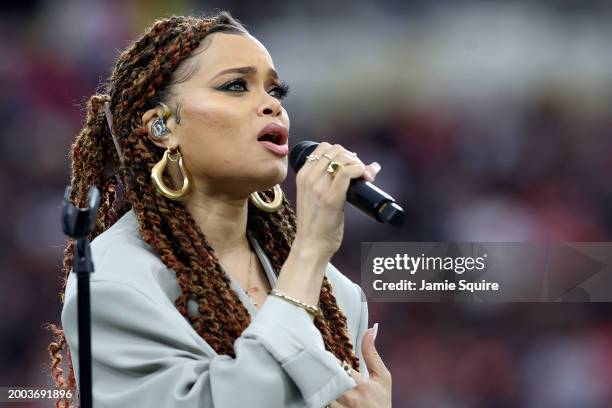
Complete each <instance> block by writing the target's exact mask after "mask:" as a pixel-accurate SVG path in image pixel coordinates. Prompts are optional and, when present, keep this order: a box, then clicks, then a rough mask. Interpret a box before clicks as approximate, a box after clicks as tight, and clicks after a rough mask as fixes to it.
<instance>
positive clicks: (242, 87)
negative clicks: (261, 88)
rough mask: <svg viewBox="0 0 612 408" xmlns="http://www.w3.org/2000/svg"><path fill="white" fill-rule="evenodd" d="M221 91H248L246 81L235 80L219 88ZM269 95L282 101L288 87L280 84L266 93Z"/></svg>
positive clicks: (283, 83)
mask: <svg viewBox="0 0 612 408" xmlns="http://www.w3.org/2000/svg"><path fill="white" fill-rule="evenodd" d="M220 89H222V90H225V91H230V92H245V91H248V88H247V84H246V81H245V80H244V79H235V80H233V81H230V82H228V83H227V84H225V85H223V86H221V88H220ZM268 92H269V93H270V95H272V96H273V97H274V98H278V99H284V98H285V97H286V96H287V94H288V93H289V85H287V84H286V83H285V82H282V83H281V84H279V85H276V86H275V87H274V88H272V89H271V90H270V91H268Z"/></svg>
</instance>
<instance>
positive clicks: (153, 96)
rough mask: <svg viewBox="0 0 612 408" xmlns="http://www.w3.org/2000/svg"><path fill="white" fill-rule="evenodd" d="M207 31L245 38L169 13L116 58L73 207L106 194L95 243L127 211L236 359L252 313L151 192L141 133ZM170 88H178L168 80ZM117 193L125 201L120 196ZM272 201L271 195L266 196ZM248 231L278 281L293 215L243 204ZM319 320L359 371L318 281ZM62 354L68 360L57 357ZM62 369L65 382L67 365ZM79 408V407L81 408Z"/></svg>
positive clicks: (150, 155)
mask: <svg viewBox="0 0 612 408" xmlns="http://www.w3.org/2000/svg"><path fill="white" fill-rule="evenodd" d="M213 32H226V33H237V34H241V33H242V34H244V33H247V31H246V29H245V28H244V26H243V25H242V24H240V22H238V21H236V20H235V19H234V18H232V17H231V15H230V14H229V13H227V12H219V13H217V14H215V15H214V16H209V17H201V18H196V17H177V16H173V17H170V18H165V19H161V20H157V21H156V22H155V23H154V24H153V25H152V26H151V27H149V28H148V29H147V30H146V32H145V34H144V35H143V36H142V37H141V38H140V39H138V40H137V41H135V42H134V43H132V44H131V45H130V46H129V47H128V48H127V49H126V50H125V51H124V52H123V53H122V54H121V55H120V57H119V59H118V61H117V63H116V66H115V69H114V71H113V73H112V74H111V77H110V80H109V82H108V86H107V88H108V95H105V94H98V95H94V96H92V97H91V98H90V100H89V102H88V104H87V115H86V121H85V124H84V126H83V128H82V130H81V131H80V133H79V134H78V135H77V137H76V140H75V142H74V143H73V145H72V147H71V158H72V175H71V186H72V191H71V196H70V199H71V201H72V202H73V203H74V204H75V205H77V206H79V207H83V206H85V205H86V202H87V191H88V189H89V186H90V185H92V184H93V185H96V186H97V187H98V188H99V189H100V192H101V194H102V202H101V205H100V209H99V211H98V219H97V223H96V227H95V229H94V231H93V232H92V233H91V235H90V236H89V239H90V240H92V239H94V238H95V237H96V236H98V235H99V234H101V233H102V232H104V231H105V230H107V229H108V228H109V227H110V226H111V225H113V224H114V223H115V222H116V221H117V219H118V218H119V217H120V216H122V215H123V214H125V213H126V212H127V211H128V210H130V209H133V210H134V213H135V214H136V216H137V219H138V223H139V225H140V229H139V232H140V235H141V237H142V238H143V240H144V241H146V242H147V243H148V244H149V245H150V246H151V248H152V249H153V250H154V251H155V252H156V253H157V254H158V256H159V257H160V259H161V261H162V262H163V263H164V264H165V265H166V266H167V267H169V268H172V269H173V270H174V271H175V272H176V277H177V282H178V284H179V287H180V289H181V295H180V296H179V297H178V298H177V299H176V301H175V304H176V307H177V309H178V311H179V312H180V313H181V314H182V315H183V316H185V317H186V318H188V319H189V321H190V322H191V324H192V327H193V328H194V330H196V331H197V333H198V334H199V335H200V336H202V338H203V339H204V340H205V341H206V342H207V343H208V344H210V346H211V347H212V348H214V349H215V350H216V351H217V353H219V354H226V355H229V356H232V357H235V352H234V341H235V340H236V339H237V338H238V337H239V336H240V335H241V334H242V332H243V330H245V328H246V327H247V326H248V325H249V324H250V316H249V313H248V311H247V309H246V308H245V307H244V305H243V304H242V302H241V301H240V299H239V298H238V296H237V294H236V293H235V292H234V291H233V290H232V289H231V288H230V279H229V277H228V275H227V274H226V272H225V271H224V270H223V268H222V267H221V265H220V263H219V260H218V258H217V257H216V255H215V252H214V251H213V249H212V248H211V247H210V245H209V244H208V242H207V240H206V238H205V236H204V234H203V233H202V231H201V230H200V228H199V227H198V225H197V223H196V222H195V221H194V220H193V218H192V217H191V215H190V213H189V212H188V211H187V210H186V208H185V207H184V206H183V204H182V203H180V202H176V201H172V200H169V199H167V198H165V197H163V196H161V195H159V194H157V193H156V191H155V188H154V187H153V185H152V183H151V181H150V173H151V169H152V168H153V166H154V165H155V164H156V163H157V162H158V161H159V160H160V159H161V155H162V153H163V151H162V150H161V149H160V148H159V147H157V146H155V145H154V144H153V143H151V142H150V141H149V139H148V137H147V130H146V129H145V128H144V126H143V124H142V122H141V117H142V114H143V113H144V112H145V111H146V110H148V109H151V108H152V107H154V106H155V105H156V104H157V103H158V102H161V101H164V102H167V101H168V99H170V96H171V95H172V94H171V85H172V84H173V83H176V81H177V79H176V75H177V72H178V71H179V70H180V69H181V68H182V67H183V66H182V65H181V63H182V62H183V61H185V60H186V59H187V58H188V57H189V56H190V54H191V53H192V51H193V50H195V49H196V48H197V47H198V46H199V44H200V43H201V41H202V39H203V38H204V37H205V36H206V35H208V34H210V33H213ZM173 81H174V82H173ZM107 101H108V102H109V103H110V109H111V111H112V112H113V116H114V121H113V130H114V132H115V134H116V137H117V138H118V142H119V145H120V148H121V151H122V154H123V160H124V161H123V163H121V162H120V160H119V156H118V154H117V151H116V149H115V146H114V144H113V140H112V137H111V134H110V131H109V129H108V126H107V123H106V119H105V116H104V112H103V110H102V109H101V106H102V105H103V104H104V103H105V102H107ZM118 190H122V193H123V194H118V193H119V191H118ZM263 194H264V195H266V196H267V197H268V198H270V196H271V194H272V192H271V191H266V192H263ZM248 205H249V207H248V221H247V229H248V230H249V231H250V232H251V233H252V234H253V236H254V237H255V239H256V240H257V241H258V242H259V243H260V244H261V245H262V247H263V250H264V251H265V253H266V254H267V256H268V257H269V259H270V262H271V264H272V266H273V268H274V270H275V272H276V274H277V275H278V274H279V272H280V270H281V267H282V266H283V264H284V263H285V260H286V259H287V256H288V254H289V251H290V249H291V244H292V242H293V239H294V237H295V231H296V217H295V213H294V212H293V210H292V208H291V206H290V203H289V201H288V200H287V199H286V198H285V199H284V200H283V204H282V207H281V208H280V209H279V210H278V211H277V212H275V213H272V214H270V213H266V212H263V211H261V210H259V209H258V208H257V207H255V206H254V205H253V204H252V203H250V202H249V204H248ZM72 258H73V242H72V240H69V241H68V244H67V247H66V249H65V252H64V262H63V274H64V278H63V280H62V285H61V286H62V289H61V291H60V297H61V301H62V303H63V301H64V299H63V293H64V291H65V287H66V281H67V279H68V276H69V273H70V271H71V268H72ZM190 299H193V300H196V301H197V302H198V304H199V308H198V310H199V312H200V314H199V316H197V317H194V316H192V315H191V314H189V313H188V312H187V302H188V301H189V300H190ZM320 307H321V311H322V316H319V317H317V318H316V319H315V322H314V323H315V326H316V327H317V328H318V330H319V331H320V332H321V335H322V337H323V340H324V343H325V347H326V349H327V350H328V351H330V352H332V353H333V354H334V355H335V356H336V357H338V359H340V360H341V361H342V360H346V361H348V362H349V363H350V364H351V365H352V367H353V368H355V369H358V368H359V360H358V358H357V357H356V356H355V353H354V349H353V345H352V343H351V340H350V338H349V336H348V329H347V321H346V317H345V315H344V314H343V312H342V311H341V310H340V308H339V307H338V304H337V302H336V298H335V296H334V294H333V291H332V286H331V284H330V282H329V281H328V280H327V278H324V280H323V286H322V288H321V293H320ZM48 328H49V329H50V330H51V331H52V333H53V334H54V336H55V341H54V342H53V343H51V344H50V345H49V352H50V354H51V360H52V364H51V371H52V376H53V377H54V380H55V383H56V386H57V387H58V388H63V389H70V390H72V391H73V395H76V389H75V376H74V370H73V367H72V364H71V363H72V362H71V357H70V350H69V347H68V345H67V343H66V338H65V336H64V332H63V330H62V329H61V328H60V327H58V326H56V325H53V324H50V325H48ZM62 351H65V354H66V356H65V357H62ZM64 360H65V364H66V365H67V368H68V378H67V379H66V378H64V369H63V368H62V365H63V362H64ZM75 401H78V400H77V399H76V396H75V397H73V398H58V399H57V400H56V407H68V406H71V405H72V403H73V402H75ZM77 404H78V402H77Z"/></svg>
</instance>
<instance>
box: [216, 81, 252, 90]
mask: <svg viewBox="0 0 612 408" xmlns="http://www.w3.org/2000/svg"><path fill="white" fill-rule="evenodd" d="M222 89H226V90H228V91H232V92H244V91H246V90H247V88H246V83H245V82H244V80H242V79H237V80H235V81H231V82H229V83H228V84H226V85H225V86H223V88H222Z"/></svg>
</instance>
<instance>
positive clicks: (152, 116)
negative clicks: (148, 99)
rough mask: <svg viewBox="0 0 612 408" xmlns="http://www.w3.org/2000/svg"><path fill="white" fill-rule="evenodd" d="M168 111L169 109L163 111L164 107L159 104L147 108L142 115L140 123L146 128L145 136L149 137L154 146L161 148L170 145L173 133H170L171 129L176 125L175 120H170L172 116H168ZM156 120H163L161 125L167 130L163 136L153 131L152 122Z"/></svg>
mask: <svg viewBox="0 0 612 408" xmlns="http://www.w3.org/2000/svg"><path fill="white" fill-rule="evenodd" d="M168 112H169V111H165V109H164V108H163V107H162V106H160V105H157V106H156V107H155V108H153V109H149V110H148V111H146V112H145V113H144V114H143V115H142V123H143V124H144V126H145V129H147V136H148V137H149V140H150V141H151V142H153V143H154V144H155V146H158V147H161V148H163V149H165V148H167V147H168V146H171V145H172V143H171V142H172V140H171V139H174V137H173V136H174V135H173V134H172V131H173V130H174V127H175V125H176V121H174V120H171V117H172V116H168ZM164 113H165V114H166V118H164ZM156 120H161V121H163V122H162V123H163V125H164V126H165V127H166V128H167V129H168V130H169V132H168V133H166V134H165V135H163V136H161V137H160V136H156V135H155V134H154V133H153V129H152V127H153V123H154V122H155V121H156ZM157 125H160V124H159V123H157Z"/></svg>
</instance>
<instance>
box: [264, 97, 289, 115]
mask: <svg viewBox="0 0 612 408" xmlns="http://www.w3.org/2000/svg"><path fill="white" fill-rule="evenodd" d="M258 111H259V112H258V113H259V115H261V116H264V115H267V116H279V115H280V114H281V113H282V111H283V107H282V105H281V103H280V101H279V100H278V99H276V98H274V97H272V96H268V97H267V98H266V100H265V101H264V102H263V103H262V104H261V105H260V106H259V109H258Z"/></svg>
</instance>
